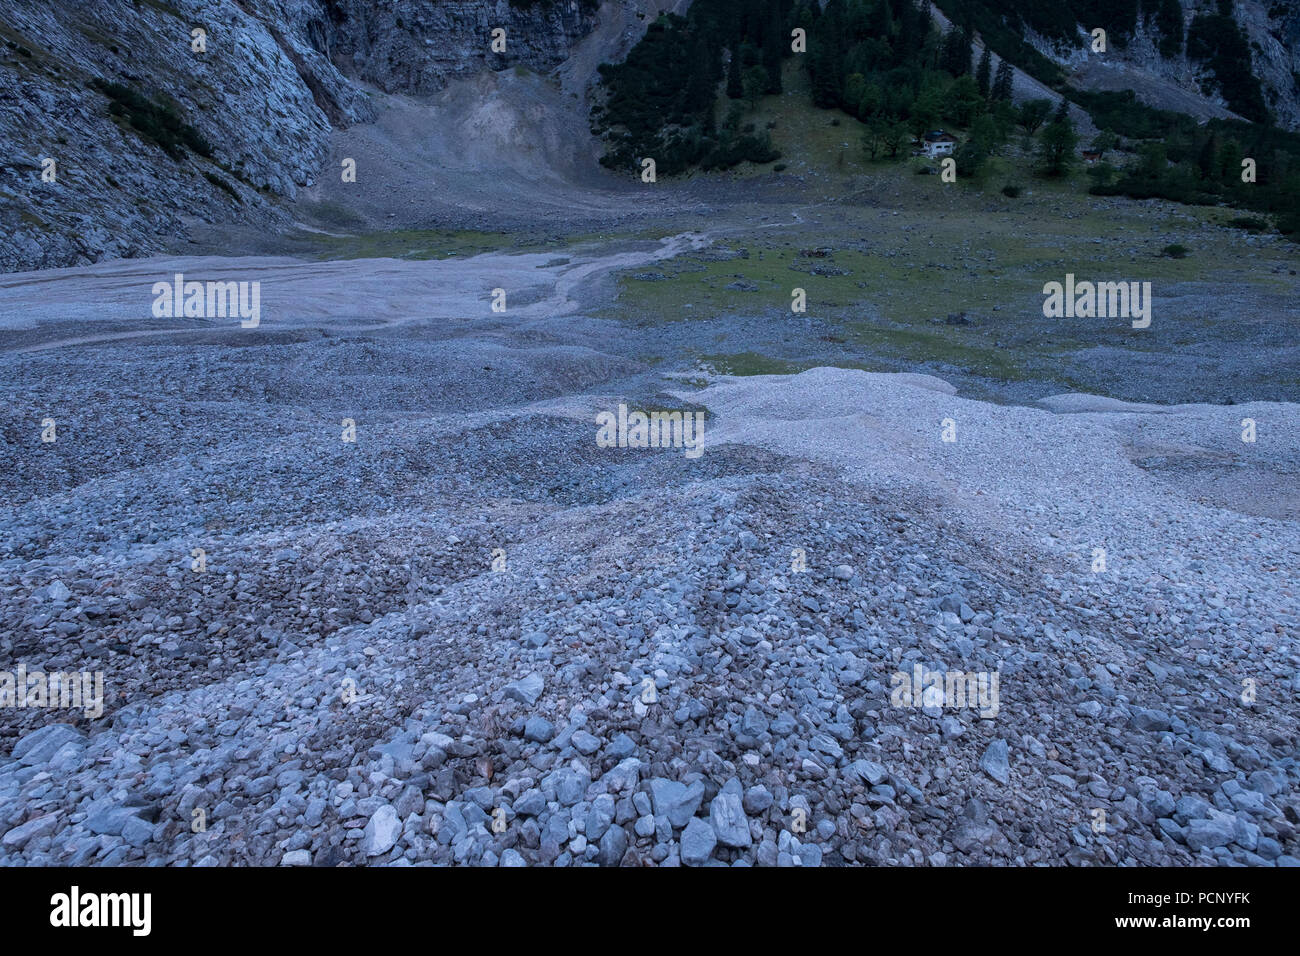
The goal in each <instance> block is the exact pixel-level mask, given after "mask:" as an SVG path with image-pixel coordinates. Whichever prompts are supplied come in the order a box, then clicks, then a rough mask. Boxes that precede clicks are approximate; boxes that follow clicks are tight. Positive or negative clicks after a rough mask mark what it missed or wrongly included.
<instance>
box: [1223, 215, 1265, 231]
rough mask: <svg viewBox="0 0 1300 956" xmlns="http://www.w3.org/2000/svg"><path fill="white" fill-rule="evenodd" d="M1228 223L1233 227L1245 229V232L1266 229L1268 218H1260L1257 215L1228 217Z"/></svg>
mask: <svg viewBox="0 0 1300 956" xmlns="http://www.w3.org/2000/svg"><path fill="white" fill-rule="evenodd" d="M1228 225H1229V226H1232V227H1233V228H1235V229H1245V230H1246V231H1247V232H1267V231H1268V220H1266V219H1260V218H1259V217H1258V216H1238V217H1237V218H1236V219H1229V220H1228Z"/></svg>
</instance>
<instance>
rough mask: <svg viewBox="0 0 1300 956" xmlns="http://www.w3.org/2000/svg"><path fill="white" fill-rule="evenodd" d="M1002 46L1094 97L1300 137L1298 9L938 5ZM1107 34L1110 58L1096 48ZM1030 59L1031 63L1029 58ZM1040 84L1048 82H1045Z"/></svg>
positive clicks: (1139, 0) (1272, 0)
mask: <svg viewBox="0 0 1300 956" xmlns="http://www.w3.org/2000/svg"><path fill="white" fill-rule="evenodd" d="M936 4H937V6H939V7H940V8H942V9H943V10H944V11H945V12H946V13H947V14H948V15H949V17H950V18H951V19H953V20H954V21H955V22H962V17H963V16H969V17H970V18H971V19H972V20H973V25H974V26H975V27H976V28H977V29H978V30H979V31H980V32H982V33H984V34H985V35H986V39H989V40H990V41H992V43H993V45H994V46H995V47H998V46H1001V47H1003V48H1005V47H1007V46H1008V44H1015V45H1020V47H1021V55H1020V56H1019V57H1017V56H1014V55H1013V56H1012V58H1013V60H1016V61H1017V62H1018V65H1020V66H1026V67H1029V68H1030V69H1031V70H1033V69H1034V64H1031V63H1028V62H1026V61H1027V60H1029V59H1032V58H1034V57H1036V56H1041V57H1042V58H1044V59H1042V60H1040V61H1039V64H1038V65H1039V66H1048V67H1049V69H1050V66H1049V64H1054V65H1055V66H1056V67H1059V68H1061V70H1062V71H1063V72H1064V73H1065V74H1066V75H1067V76H1068V79H1069V81H1070V82H1071V83H1072V84H1074V85H1076V86H1079V87H1082V88H1086V89H1102V90H1124V89H1132V90H1134V91H1135V92H1136V93H1137V95H1138V97H1139V99H1142V100H1144V101H1145V102H1147V103H1148V104H1150V105H1152V106H1156V107H1160V108H1165V109H1174V110H1180V111H1183V112H1188V113H1191V114H1193V115H1196V116H1200V117H1213V116H1228V115H1232V114H1234V113H1235V114H1237V115H1240V116H1243V117H1244V118H1247V119H1252V120H1256V119H1261V118H1262V117H1263V115H1264V114H1265V112H1268V113H1271V114H1272V116H1273V118H1274V120H1275V122H1277V123H1278V125H1280V126H1283V127H1286V128H1289V129H1300V0H1053V2H1050V3H1049V2H1045V0H936ZM1097 28H1101V29H1104V30H1105V31H1106V34H1107V45H1106V50H1105V51H1104V52H1096V51H1093V50H1092V49H1091V45H1092V38H1091V36H1090V34H1091V32H1092V31H1093V30H1094V29H1097ZM1025 54H1028V56H1026V55H1025ZM1040 78H1044V77H1042V76H1040Z"/></svg>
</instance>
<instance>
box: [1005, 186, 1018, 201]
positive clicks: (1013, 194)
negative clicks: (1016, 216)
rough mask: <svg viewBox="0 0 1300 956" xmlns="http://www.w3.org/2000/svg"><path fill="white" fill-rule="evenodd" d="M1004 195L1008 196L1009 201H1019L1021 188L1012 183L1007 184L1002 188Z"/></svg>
mask: <svg viewBox="0 0 1300 956" xmlns="http://www.w3.org/2000/svg"><path fill="white" fill-rule="evenodd" d="M1002 195H1004V196H1006V197H1007V198H1008V199H1019V198H1020V187H1019V186H1013V185H1012V184H1011V183H1007V184H1006V185H1005V186H1003V187H1002Z"/></svg>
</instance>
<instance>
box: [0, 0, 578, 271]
mask: <svg viewBox="0 0 1300 956" xmlns="http://www.w3.org/2000/svg"><path fill="white" fill-rule="evenodd" d="M594 12H595V11H594V8H593V4H592V2H591V0H531V2H530V0H511V2H506V0H498V2H490V0H445V2H429V0H396V2H393V0H61V2H60V3H59V4H57V5H50V4H30V3H27V2H25V0H0V140H2V141H3V142H4V143H5V145H6V148H5V150H4V153H3V155H0V219H2V220H3V226H4V229H3V235H0V271H14V270H21V269H36V268H47V267H55V266H63V265H73V264H78V263H87V262H94V261H98V260H99V259H103V258H112V257H118V256H136V255H145V254H148V253H150V252H153V251H157V250H158V249H160V248H162V246H163V244H164V242H165V241H166V240H167V239H168V238H169V237H175V236H181V235H184V234H185V232H186V229H187V227H188V226H190V225H191V224H194V223H202V222H231V221H236V222H238V221H243V222H254V223H267V224H270V225H274V224H276V223H277V222H282V221H284V219H285V217H286V214H285V213H284V212H283V210H282V208H281V207H280V205H279V204H277V203H276V202H275V199H276V198H277V197H285V198H293V197H295V196H296V195H297V194H298V192H299V190H300V189H302V188H304V187H307V186H310V185H311V184H312V183H313V182H314V180H315V177H316V176H317V175H318V173H319V171H320V169H321V167H322V162H323V161H324V159H325V158H326V154H327V148H328V136H329V133H330V131H331V129H332V128H335V127H346V126H349V125H352V124H355V123H360V122H367V121H369V120H371V119H373V118H374V108H373V107H372V105H371V103H370V101H369V99H370V98H369V95H368V94H367V93H366V92H365V90H364V84H367V83H369V84H373V85H374V86H376V87H378V88H380V89H382V90H385V91H398V92H409V93H416V94H419V93H429V92H432V91H435V90H437V89H439V88H441V87H442V86H443V85H444V84H445V83H446V82H447V80H448V79H450V78H452V77H456V76H461V75H464V74H467V73H472V72H476V71H478V70H482V69H500V68H503V67H507V66H511V65H525V66H529V67H532V68H535V69H548V68H551V67H553V66H555V65H556V64H557V63H559V62H561V61H562V60H563V59H564V58H565V57H566V56H567V53H568V50H569V48H570V47H571V45H572V44H573V43H574V42H576V41H577V40H578V39H580V38H581V37H582V36H583V35H584V34H585V33H586V32H587V31H589V30H590V29H591V27H592V25H593V22H594ZM495 27H501V28H503V29H504V30H505V31H506V34H505V36H506V43H505V52H504V53H495V52H492V50H491V49H490V44H491V38H492V35H491V32H492V30H493V28H495ZM196 30H201V31H203V32H202V33H198V34H196V33H195V32H194V31H196Z"/></svg>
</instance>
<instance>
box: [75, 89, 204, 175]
mask: <svg viewBox="0 0 1300 956" xmlns="http://www.w3.org/2000/svg"><path fill="white" fill-rule="evenodd" d="M91 86H93V87H94V88H95V89H97V90H99V92H101V93H103V94H104V95H105V96H106V97H108V98H109V100H110V101H111V102H110V104H109V107H108V111H109V113H111V114H112V115H114V116H119V117H121V118H122V119H123V120H125V121H126V122H127V123H128V124H129V125H130V126H131V128H132V129H134V130H135V131H136V132H137V133H139V134H140V136H141V137H142V138H143V139H145V140H148V141H149V142H152V143H155V144H156V145H157V146H158V147H159V148H161V149H162V151H163V152H165V153H166V154H167V155H168V156H170V157H171V158H172V159H175V160H181V159H184V158H185V150H186V149H189V150H190V151H191V152H194V153H197V154H198V155H200V156H205V157H211V156H212V144H211V143H209V142H208V141H207V140H206V139H204V138H203V134H202V133H200V132H199V131H198V130H196V129H195V128H194V127H193V126H191V125H189V124H188V123H186V122H185V121H184V120H183V119H182V118H181V116H180V114H179V113H177V112H176V110H175V109H174V108H173V107H172V106H170V105H169V104H167V103H164V102H162V101H161V100H150V99H149V98H148V97H146V96H144V95H143V94H142V93H139V92H138V91H136V90H133V89H131V88H130V87H127V86H123V85H122V84H121V83H110V82H106V81H104V80H101V79H96V80H93V81H91Z"/></svg>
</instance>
